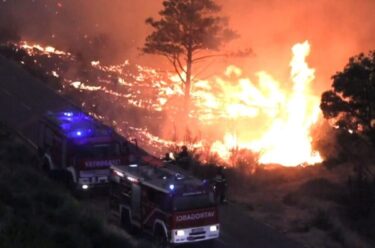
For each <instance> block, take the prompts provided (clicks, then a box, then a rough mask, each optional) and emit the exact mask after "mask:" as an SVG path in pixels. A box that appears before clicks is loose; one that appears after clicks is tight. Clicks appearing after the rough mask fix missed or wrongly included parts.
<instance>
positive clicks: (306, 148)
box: [196, 41, 322, 166]
mask: <svg viewBox="0 0 375 248" xmlns="http://www.w3.org/2000/svg"><path fill="white" fill-rule="evenodd" d="M292 52H293V58H292V61H291V63H290V66H291V75H290V76H291V81H292V83H293V87H292V90H291V91H290V92H287V91H285V90H282V89H281V88H280V83H279V82H278V81H276V80H275V79H274V78H272V76H270V75H269V74H267V73H266V72H264V71H261V72H258V73H257V74H256V75H257V77H258V82H259V83H258V87H257V86H256V85H255V84H253V83H252V82H251V80H250V79H248V78H239V80H238V83H237V84H235V85H233V84H232V83H231V82H228V81H225V80H223V79H222V78H217V79H216V82H215V84H216V86H219V88H220V89H221V92H222V94H216V95H215V94H213V93H212V92H210V91H211V89H212V88H213V87H212V85H206V83H207V82H201V83H200V84H202V85H205V88H206V89H208V90H206V91H203V92H200V91H198V92H197V94H196V97H197V98H199V99H200V100H201V101H198V103H199V104H200V108H201V109H205V112H206V113H204V114H203V115H201V116H200V117H201V118H202V119H206V120H211V121H213V118H217V117H218V116H222V117H224V116H226V118H227V119H232V120H233V121H234V122H237V123H238V122H241V118H248V119H247V121H249V120H251V119H252V118H260V116H261V115H263V116H264V117H262V121H263V123H264V124H265V125H267V123H270V124H269V127H268V128H266V129H265V130H264V131H263V132H261V133H260V135H259V136H258V137H254V136H253V135H250V136H249V135H248V134H251V129H256V130H258V128H256V127H252V126H251V125H248V127H247V128H248V131H246V130H244V129H242V130H240V132H239V131H238V130H236V131H235V132H227V133H226V134H225V135H224V138H223V141H215V142H214V143H213V145H212V148H211V151H212V152H216V153H218V154H219V155H220V156H221V157H223V158H224V159H227V160H228V159H229V158H230V156H231V150H232V149H242V148H244V149H250V150H252V151H256V152H259V153H260V159H259V162H260V163H262V164H270V163H277V164H282V165H285V166H296V165H299V164H305V163H307V164H315V163H318V162H321V161H322V158H321V157H320V155H319V153H318V152H314V151H313V150H312V147H311V141H312V138H311V136H310V129H311V126H312V125H313V124H314V123H316V122H317V120H318V118H319V113H320V110H319V98H318V97H316V96H313V95H312V94H311V92H310V86H311V85H310V84H311V83H312V81H313V80H314V78H315V70H314V69H311V68H309V66H308V64H307V63H306V61H305V59H306V57H307V56H308V55H309V53H310V44H309V43H308V42H307V41H306V42H304V43H301V44H296V45H294V46H293V48H292ZM225 74H226V75H227V76H232V75H233V74H234V75H235V76H237V77H240V76H241V75H242V71H241V69H240V68H236V67H234V66H230V67H228V68H227V70H226V72H225ZM198 85H199V84H198ZM257 132H258V131H257Z"/></svg>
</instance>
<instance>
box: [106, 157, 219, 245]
mask: <svg viewBox="0 0 375 248" xmlns="http://www.w3.org/2000/svg"><path fill="white" fill-rule="evenodd" d="M111 171H112V173H111V187H110V207H111V211H112V213H113V216H115V217H116V218H117V219H118V220H119V221H120V223H121V224H122V226H123V227H124V228H125V229H126V230H128V231H129V232H132V231H134V230H135V229H140V230H142V231H145V232H148V233H150V234H151V235H152V236H153V237H154V241H155V243H156V244H157V246H159V247H168V246H173V245H176V244H185V243H193V242H199V241H206V242H207V243H208V244H212V241H213V240H214V239H216V238H218V237H219V229H220V225H219V213H218V207H217V205H216V204H215V201H214V196H213V192H212V188H211V187H210V186H209V185H208V184H207V182H206V181H202V180H199V179H197V178H195V177H192V176H190V175H188V174H187V173H186V172H185V171H183V170H181V169H179V168H178V167H177V166H175V165H165V166H163V167H155V166H150V165H136V164H133V165H128V166H124V165H121V166H117V165H116V166H111Z"/></svg>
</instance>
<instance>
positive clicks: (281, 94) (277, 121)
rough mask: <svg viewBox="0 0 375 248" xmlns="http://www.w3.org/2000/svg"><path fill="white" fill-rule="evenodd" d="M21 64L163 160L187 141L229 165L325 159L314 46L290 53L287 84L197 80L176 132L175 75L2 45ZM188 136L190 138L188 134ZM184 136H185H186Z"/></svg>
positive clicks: (264, 77)
mask: <svg viewBox="0 0 375 248" xmlns="http://www.w3.org/2000/svg"><path fill="white" fill-rule="evenodd" d="M6 50H7V51H8V52H9V51H11V53H13V55H12V56H14V57H15V58H16V59H17V60H18V61H19V62H20V63H21V64H24V65H25V66H26V67H27V68H29V69H31V70H33V71H38V72H40V74H43V77H48V79H49V81H53V82H55V84H56V85H57V86H58V88H59V91H60V92H61V93H62V94H65V95H67V96H68V97H71V98H73V99H75V101H76V102H78V103H79V104H80V105H82V107H83V108H84V109H86V110H87V111H88V112H90V113H91V114H92V115H94V116H96V117H97V118H99V119H102V120H103V121H104V122H106V123H109V124H111V125H112V126H114V127H115V128H116V129H117V130H118V131H119V132H121V133H122V134H123V135H125V136H127V137H132V138H136V139H137V140H138V142H139V143H140V145H141V146H143V145H144V146H146V149H148V150H149V151H151V152H152V153H154V154H157V155H161V154H163V153H164V152H165V151H166V150H168V149H170V147H171V146H175V145H181V144H182V143H189V145H191V146H192V147H194V148H197V149H198V150H200V151H201V152H202V154H204V153H203V151H205V152H206V153H205V154H210V155H206V156H201V159H202V160H205V161H207V160H208V159H209V156H211V155H212V154H217V155H218V156H219V157H220V158H221V159H222V160H224V161H227V162H229V161H232V160H233V156H235V154H238V153H236V151H239V150H242V149H248V150H251V151H252V152H253V153H256V154H258V155H257V156H258V157H259V162H260V163H262V164H269V163H273V164H281V165H285V166H296V165H300V164H314V163H319V162H321V161H322V158H321V157H320V155H319V153H318V152H316V151H314V150H313V148H312V145H311V142H312V140H313V138H312V137H311V134H310V131H311V128H312V126H313V125H314V124H315V123H316V122H317V121H318V119H319V117H320V111H319V97H318V96H315V95H313V93H312V90H311V87H312V83H313V80H314V77H315V75H314V73H315V71H314V69H311V68H310V67H309V65H308V64H307V62H306V58H307V56H308V55H309V53H310V44H309V43H308V42H307V41H306V42H303V43H298V44H296V45H294V46H293V48H292V59H291V62H290V81H291V82H290V85H288V84H285V83H282V82H280V81H278V80H277V79H275V78H274V77H273V76H272V75H271V74H270V73H267V72H265V71H259V72H257V73H256V74H255V75H256V83H255V82H253V80H252V79H250V77H247V76H245V75H243V72H242V69H241V68H239V67H237V66H234V65H229V66H227V68H226V69H225V71H224V73H223V75H216V76H212V77H210V78H208V79H205V80H197V82H196V83H195V84H194V85H193V88H192V93H191V94H192V99H193V100H192V101H193V107H192V109H191V111H190V118H191V121H190V123H189V126H190V127H191V128H189V130H188V131H187V132H186V130H181V129H179V125H180V124H181V123H179V122H178V119H176V118H178V116H179V114H180V113H179V106H181V104H182V102H183V86H182V85H181V83H180V80H179V79H178V76H177V75H175V74H173V73H170V72H165V71H158V70H156V69H152V68H148V67H145V66H141V65H137V64H132V63H130V62H129V61H125V62H124V63H122V64H119V65H102V64H101V62H100V61H83V60H82V58H80V57H79V56H77V55H73V54H71V53H69V52H65V51H61V50H58V49H56V48H54V47H51V46H42V45H39V44H32V43H28V42H26V41H21V42H19V43H9V44H8V46H7V47H6V48H5V47H3V54H6V52H5V51H6ZM186 133H187V135H186ZM184 136H185V137H184Z"/></svg>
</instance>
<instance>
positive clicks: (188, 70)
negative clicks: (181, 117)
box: [184, 47, 193, 116]
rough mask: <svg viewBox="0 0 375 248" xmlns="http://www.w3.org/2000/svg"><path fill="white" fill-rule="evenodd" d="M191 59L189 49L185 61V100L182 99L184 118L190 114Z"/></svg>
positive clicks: (191, 53) (191, 54)
mask: <svg viewBox="0 0 375 248" xmlns="http://www.w3.org/2000/svg"><path fill="white" fill-rule="evenodd" d="M192 57H193V52H192V49H191V48H190V47H189V49H188V52H187V61H186V81H185V99H184V101H185V102H184V108H185V109H184V112H185V114H186V116H188V115H189V112H190V90H191V69H192V64H193V62H192Z"/></svg>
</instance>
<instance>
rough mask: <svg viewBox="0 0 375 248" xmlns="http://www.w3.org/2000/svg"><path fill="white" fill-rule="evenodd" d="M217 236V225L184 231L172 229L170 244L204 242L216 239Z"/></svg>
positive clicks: (218, 226) (218, 228) (218, 232)
mask: <svg viewBox="0 0 375 248" xmlns="http://www.w3.org/2000/svg"><path fill="white" fill-rule="evenodd" d="M219 234H220V225H219V224H213V225H209V226H202V227H194V228H185V229H173V230H172V235H171V240H170V242H171V243H172V244H186V243H193V242H200V241H205V240H211V239H217V238H218V237H219Z"/></svg>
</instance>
